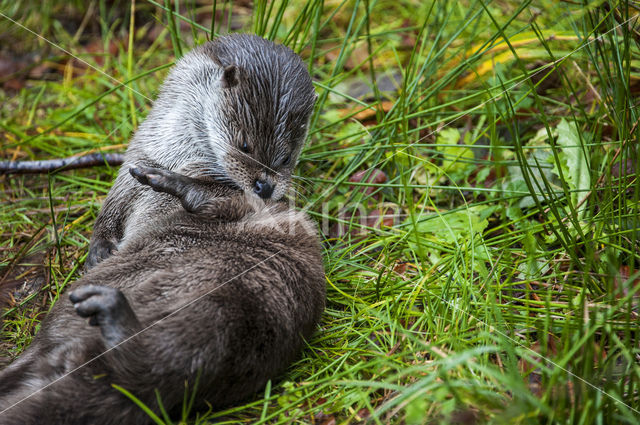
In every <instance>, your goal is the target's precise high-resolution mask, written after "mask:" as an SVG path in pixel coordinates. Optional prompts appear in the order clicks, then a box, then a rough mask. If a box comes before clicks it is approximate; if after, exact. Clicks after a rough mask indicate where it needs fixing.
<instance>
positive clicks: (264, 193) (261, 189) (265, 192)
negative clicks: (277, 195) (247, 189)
mask: <svg viewBox="0 0 640 425" xmlns="http://www.w3.org/2000/svg"><path fill="white" fill-rule="evenodd" d="M253 191H254V192H255V193H256V194H257V195H258V196H259V197H261V198H262V199H269V198H270V197H271V194H272V193H273V185H272V184H271V183H269V182H267V181H264V180H256V182H255V183H254V185H253Z"/></svg>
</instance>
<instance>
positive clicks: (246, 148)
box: [240, 141, 249, 153]
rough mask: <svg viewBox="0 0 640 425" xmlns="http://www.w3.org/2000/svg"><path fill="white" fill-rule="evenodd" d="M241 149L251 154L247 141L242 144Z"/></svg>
mask: <svg viewBox="0 0 640 425" xmlns="http://www.w3.org/2000/svg"><path fill="white" fill-rule="evenodd" d="M240 149H241V150H242V152H244V153H249V145H248V144H247V142H246V141H244V142H242V146H241V147H240Z"/></svg>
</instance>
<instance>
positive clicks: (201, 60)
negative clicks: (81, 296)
mask: <svg viewBox="0 0 640 425" xmlns="http://www.w3.org/2000/svg"><path fill="white" fill-rule="evenodd" d="M315 99H316V95H315V92H314V89H313V85H312V83H311V78H310V76H309V73H308V72H307V70H306V68H305V65H304V63H303V62H302V60H300V58H299V57H298V56H297V55H296V54H295V53H294V52H292V51H291V50H290V49H288V48H286V47H284V46H281V45H276V44H274V43H272V42H270V41H267V40H264V39H262V38H260V37H257V36H251V35H239V34H236V35H230V36H225V37H220V38H218V39H216V40H215V41H212V42H209V43H206V44H204V45H202V46H200V47H197V48H196V49H194V50H193V51H191V52H190V53H188V54H187V55H185V56H184V57H183V58H182V59H181V60H179V61H178V62H177V64H176V66H175V67H174V69H173V70H172V71H171V73H170V74H169V76H168V77H167V79H166V80H165V82H164V84H163V86H162V88H161V90H160V94H159V96H158V99H157V100H156V101H155V103H154V105H153V108H152V110H151V112H150V113H149V116H148V117H147V118H146V120H145V121H144V122H143V123H142V124H141V125H140V127H139V129H138V130H137V132H136V134H135V136H134V137H133V139H132V140H131V142H130V144H129V147H128V149H127V152H126V155H125V162H124V164H123V165H122V167H121V169H120V173H119V175H118V177H117V179H116V181H115V183H114V185H113V187H112V189H111V191H110V192H109V194H108V196H107V199H106V201H105V203H104V205H103V207H102V210H101V211H100V214H99V215H98V218H97V220H96V224H95V228H94V233H93V236H92V239H91V244H90V248H89V256H88V259H87V266H88V267H92V266H94V265H95V264H97V263H98V262H99V261H101V260H102V259H103V258H106V257H108V256H109V255H111V253H112V252H113V251H115V250H116V249H118V248H119V246H120V244H122V243H123V242H124V241H126V239H127V238H129V237H131V236H132V235H135V234H136V233H137V232H139V231H140V230H141V229H143V228H144V227H145V225H146V223H147V222H148V221H149V220H150V219H151V218H153V217H154V216H155V215H156V214H158V213H160V214H166V213H167V212H168V211H170V210H172V209H175V208H177V207H179V205H178V204H177V202H176V200H175V199H174V198H173V197H170V196H168V195H166V194H164V193H161V194H158V193H154V192H153V191H151V190H150V189H149V188H148V187H143V186H140V185H136V184H135V183H134V182H133V181H132V180H131V178H130V176H129V174H128V169H129V168H131V167H133V166H151V167H157V168H164V169H167V170H172V171H175V172H178V173H181V174H184V175H188V176H191V177H204V176H213V177H215V178H216V179H217V180H218V181H225V182H227V183H228V184H229V185H230V186H233V187H236V188H238V189H239V190H243V191H244V192H245V193H248V194H252V195H253V196H256V197H260V198H263V199H271V200H278V199H280V198H281V197H282V196H283V194H284V193H285V192H286V190H287V187H288V185H289V183H290V179H291V173H292V171H293V168H294V166H295V164H296V162H297V159H298V156H299V154H300V151H301V149H302V146H303V143H304V139H305V137H306V134H307V126H308V122H309V117H310V115H311V112H312V111H313V105H314V103H315Z"/></svg>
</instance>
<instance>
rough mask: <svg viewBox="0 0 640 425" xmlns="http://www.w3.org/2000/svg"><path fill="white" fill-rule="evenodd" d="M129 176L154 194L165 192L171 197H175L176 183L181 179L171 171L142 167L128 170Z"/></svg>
mask: <svg viewBox="0 0 640 425" xmlns="http://www.w3.org/2000/svg"><path fill="white" fill-rule="evenodd" d="M129 174H131V175H132V176H133V178H135V179H136V180H138V181H139V182H140V183H142V184H145V185H147V186H150V187H151V188H152V189H153V190H155V191H156V192H166V193H170V194H172V195H175V192H176V183H177V181H178V180H179V178H180V177H181V176H180V175H179V174H176V173H174V172H173V171H169V170H163V169H161V168H151V167H143V166H138V167H132V168H129Z"/></svg>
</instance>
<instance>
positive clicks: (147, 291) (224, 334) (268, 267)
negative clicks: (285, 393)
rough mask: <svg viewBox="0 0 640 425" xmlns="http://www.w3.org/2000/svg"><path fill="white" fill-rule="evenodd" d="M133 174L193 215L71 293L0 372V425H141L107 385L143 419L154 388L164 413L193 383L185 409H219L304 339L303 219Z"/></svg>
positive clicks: (313, 290) (279, 366)
mask: <svg viewBox="0 0 640 425" xmlns="http://www.w3.org/2000/svg"><path fill="white" fill-rule="evenodd" d="M132 174H133V175H134V177H135V178H136V179H138V180H139V181H140V182H142V183H144V184H145V185H150V186H152V187H153V190H156V191H159V192H163V193H170V194H172V195H167V196H177V197H178V198H179V200H180V202H182V204H183V205H185V208H186V209H187V210H190V211H194V212H195V213H192V212H187V211H186V210H182V209H180V210H177V211H175V212H173V213H171V214H169V215H167V216H165V217H161V218H156V220H155V221H154V222H153V223H149V225H147V226H145V227H144V229H143V230H142V231H140V232H137V233H136V234H135V235H133V236H131V237H130V238H128V239H127V240H126V241H125V242H124V243H123V244H122V246H121V247H120V248H119V250H118V252H117V253H115V254H114V255H112V256H110V257H109V258H107V259H105V260H104V261H103V262H101V263H100V264H98V265H97V266H96V267H94V268H92V269H91V270H90V271H89V272H88V273H87V274H86V275H85V276H83V277H82V278H81V279H79V280H78V281H77V282H76V283H74V284H73V287H72V292H71V297H70V298H71V302H68V301H67V300H66V299H65V300H60V301H58V302H57V303H56V304H55V306H54V307H53V309H52V310H51V312H50V313H49V314H48V316H47V317H46V319H45V320H44V321H43V322H42V326H41V329H40V331H39V332H38V334H37V335H36V337H35V338H34V341H33V343H32V344H31V345H30V346H29V347H28V348H27V350H26V351H25V352H24V353H23V355H22V356H21V357H19V358H18V359H17V360H16V361H15V362H14V363H13V364H11V365H10V366H9V367H7V368H6V369H5V370H4V371H2V372H1V373H0V412H2V411H3V410H4V412H2V413H1V414H0V424H2V425H14V424H26V425H28V424H44V423H46V424H118V425H125V424H143V423H149V422H150V420H149V418H148V417H147V416H146V414H145V413H144V412H143V411H142V410H141V409H140V408H138V407H137V406H136V405H135V404H134V403H133V402H132V401H130V400H129V399H128V398H126V397H125V396H124V395H122V394H121V393H120V392H119V391H117V390H116V389H115V388H113V387H112V385H113V384H116V385H119V386H121V387H123V388H125V389H126V390H127V391H129V392H131V393H132V394H134V395H135V396H136V397H137V398H139V399H140V400H142V401H143V402H144V403H146V404H147V405H149V406H151V407H152V408H155V409H156V411H158V410H157V404H156V396H155V393H154V391H155V390H156V389H157V390H158V391H159V394H160V396H161V399H162V403H163V405H164V406H165V408H167V410H169V411H171V412H175V411H176V410H178V411H179V409H180V407H181V406H182V400H183V395H184V388H185V387H184V385H185V381H186V382H188V383H189V385H190V388H193V386H194V384H195V382H196V378H197V376H198V375H200V379H199V386H198V395H197V399H198V400H199V401H200V403H201V404H205V405H206V404H209V405H211V406H212V407H213V408H214V409H218V408H221V407H224V406H228V405H230V404H232V403H236V402H238V401H240V400H242V399H244V398H246V397H247V396H249V395H251V394H253V393H254V392H256V391H258V390H260V389H261V388H262V387H263V386H264V384H265V383H266V381H267V380H268V379H273V378H275V377H276V376H277V375H278V374H279V373H281V372H282V371H283V370H284V369H285V368H286V367H287V365H289V364H290V362H291V361H292V360H294V358H295V357H296V356H297V355H298V353H299V351H300V348H301V346H302V344H303V338H304V337H308V336H309V335H310V334H311V333H312V332H313V330H314V328H315V326H316V324H317V321H318V320H319V317H320V315H321V312H322V310H323V307H324V302H325V289H324V272H323V266H322V260H321V253H320V247H319V243H318V239H317V235H316V233H315V230H314V228H313V225H312V224H311V223H310V221H309V220H308V218H307V217H306V216H305V215H304V214H303V213H299V212H295V211H291V210H288V209H287V208H286V207H285V206H284V205H282V204H281V203H272V204H271V205H266V204H265V203H264V201H262V200H258V199H255V198H254V197H253V198H252V197H249V198H247V197H246V196H245V195H244V194H243V193H239V194H238V193H231V194H230V195H229V196H228V197H221V196H220V193H221V192H220V191H222V192H225V191H227V190H228V189H227V188H220V187H216V186H215V184H212V183H210V182H203V181H199V180H195V179H191V178H188V177H185V176H178V175H176V174H174V173H172V172H169V171H164V170H153V169H148V168H138V169H135V170H133V171H132ZM129 178H130V179H132V178H131V176H130V177H129ZM132 180H133V179H132ZM87 317H88V318H89V323H87V320H86V319H85V318H87ZM92 325H93V326H92ZM109 349H110V351H106V350H109ZM105 351H106V352H105ZM102 353H104V354H102ZM87 362H88V363H87ZM66 374H68V375H67V376H65V375H66ZM63 376H64V377H63ZM61 377H63V378H62V379H60V380H59V381H57V382H55V383H54V381H55V380H56V379H58V378H61ZM38 390H40V391H38ZM26 397H28V398H26ZM25 398H26V399H25ZM16 403H17V404H16Z"/></svg>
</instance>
